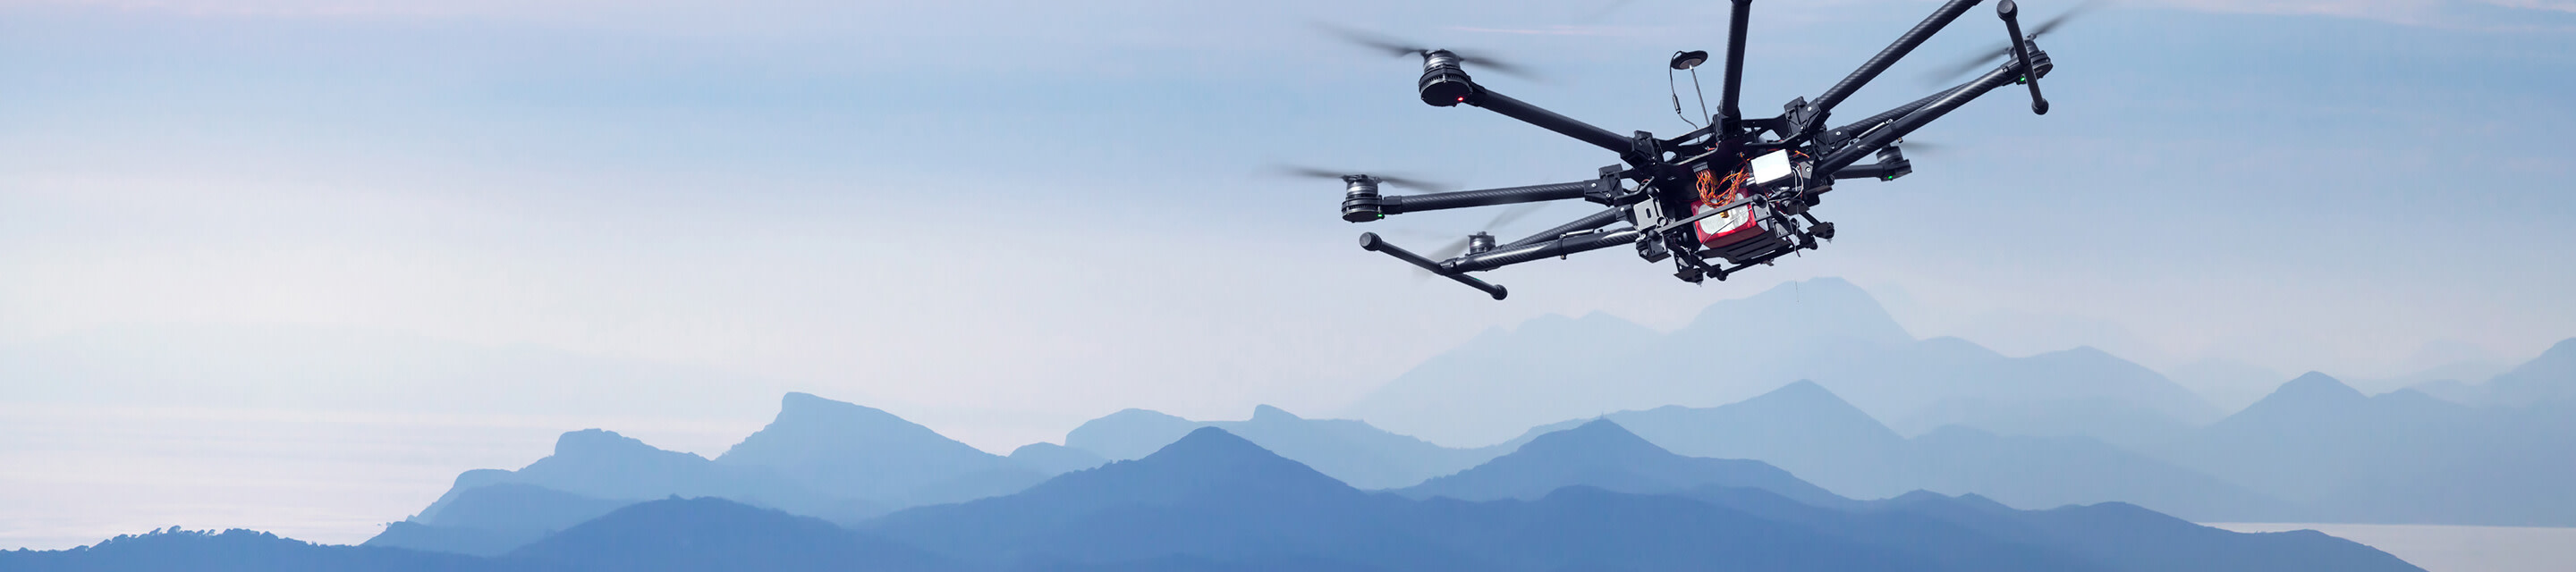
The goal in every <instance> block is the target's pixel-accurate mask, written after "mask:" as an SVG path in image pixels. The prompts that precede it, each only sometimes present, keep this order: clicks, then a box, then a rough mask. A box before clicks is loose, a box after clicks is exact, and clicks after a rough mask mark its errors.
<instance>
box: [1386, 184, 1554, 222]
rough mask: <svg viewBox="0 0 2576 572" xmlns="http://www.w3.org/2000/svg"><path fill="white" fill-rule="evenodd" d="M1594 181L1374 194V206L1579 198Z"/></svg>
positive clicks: (1400, 208)
mask: <svg viewBox="0 0 2576 572" xmlns="http://www.w3.org/2000/svg"><path fill="white" fill-rule="evenodd" d="M1598 184H1600V181H1582V182H1575V183H1552V184H1546V185H1530V186H1527V187H1510V188H1502V189H1486V190H1481V191H1457V192H1450V193H1430V194H1423V195H1393V196H1384V197H1378V208H1379V209H1382V211H1383V212H1385V213H1386V214H1390V215H1395V214H1404V213H1411V212H1422V211H1436V210H1445V209H1462V208H1467V207H1483V206H1493V205H1508V204H1515V203H1536V202H1545V201H1561V200H1565V199H1579V198H1583V194H1584V193H1585V192H1586V191H1590V190H1592V188H1593V186H1594V185H1598Z"/></svg>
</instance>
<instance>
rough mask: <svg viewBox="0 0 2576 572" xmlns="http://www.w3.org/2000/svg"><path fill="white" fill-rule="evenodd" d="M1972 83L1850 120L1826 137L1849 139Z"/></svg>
mask: <svg viewBox="0 0 2576 572" xmlns="http://www.w3.org/2000/svg"><path fill="white" fill-rule="evenodd" d="M1973 83H1976V82H1973V81H1972V82H1969V83H1964V84H1959V85H1957V86H1953V87H1951V88H1950V89H1945V90H1941V91H1939V92H1935V93H1933V94H1932V95H1926V96H1923V98H1922V99H1917V100H1914V101H1913V102H1911V103H1907V104H1905V105H1899V106H1896V108H1895V109H1890V110H1887V111H1881V112H1879V113H1878V115H1872V116H1869V118H1867V119H1862V120H1860V121H1854V122H1851V123H1850V124H1847V125H1844V126H1841V127H1836V128H1833V129H1832V130H1831V132H1830V134H1828V135H1827V137H1829V138H1832V139H1835V140H1841V139H1849V138H1851V137H1854V136H1858V135H1860V134H1862V133H1866V132H1868V131H1869V130H1870V129H1873V128H1876V127H1878V126H1879V125H1880V124H1883V123H1887V122H1889V121H1895V120H1896V118H1899V117H1904V116H1905V114H1908V113H1913V112H1914V110H1917V109H1922V108H1923V106H1925V105H1930V104H1931V103H1932V102H1933V101H1937V100H1939V99H1941V96H1944V95H1949V94H1950V92H1953V91H1958V90H1960V89H1964V88H1966V87H1968V85H1970V84H1973Z"/></svg>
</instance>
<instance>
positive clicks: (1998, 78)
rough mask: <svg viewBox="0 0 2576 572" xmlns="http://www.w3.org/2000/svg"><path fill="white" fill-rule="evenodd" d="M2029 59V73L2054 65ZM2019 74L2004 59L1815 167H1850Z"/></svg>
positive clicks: (2043, 56) (2038, 55)
mask: <svg viewBox="0 0 2576 572" xmlns="http://www.w3.org/2000/svg"><path fill="white" fill-rule="evenodd" d="M2030 60H2031V67H2032V68H2033V69H2032V70H2031V74H2030V75H2031V76H2032V77H2042V76H2046V75H2048V72H2049V70H2052V69H2055V66H2054V65H2053V64H2051V63H2049V61H2048V54H2047V53H2046V52H2041V51H2038V50H2032V51H2031V52H2030ZM2021 77H2022V71H2021V66H2020V65H2019V64H2018V63H2007V64H2004V65H2003V66H2002V67H1998V68H1995V70H1994V71H1990V72H1986V75H1983V76H1978V77H1977V79H1976V81H1971V82H1968V84H1967V85H1963V86H1959V88H1958V89H1953V90H1950V91H1949V92H1946V93H1943V94H1941V97H1940V98H1939V99H1935V100H1933V101H1932V102H1931V103H1927V104H1924V105H1923V106H1922V107H1920V108H1917V109H1915V110H1914V111H1913V112H1910V113H1907V114H1905V116H1904V117H1899V118H1897V119H1896V120H1895V121H1893V122H1890V123H1888V124H1887V126H1885V127H1880V128H1878V129H1875V130H1872V131H1870V132H1869V133H1867V134H1864V135H1862V136H1861V138H1860V140H1858V141H1854V142H1852V144H1851V146H1849V147H1844V148H1842V150H1840V151H1835V152H1834V153H1833V154H1831V155H1827V156H1825V158H1824V159H1822V160H1819V161H1817V162H1816V170H1817V171H1819V172H1825V173H1836V172H1840V171H1842V170H1843V169H1844V168H1845V167H1850V166H1851V165H1852V163H1857V162H1859V161H1860V159H1861V157H1862V156H1864V155H1868V154H1870V153H1876V152H1878V150H1880V149H1885V148H1887V146H1888V145H1890V144H1894V143H1895V142H1896V140H1897V139H1900V138H1903V137H1905V135H1906V134H1908V133H1913V132H1914V130H1916V129H1921V128H1923V126H1924V125H1927V124H1930V123H1932V120H1935V119H1940V118H1941V116H1943V115H1948V114H1949V113H1950V111H1951V110H1954V109H1958V108H1959V106H1961V105H1966V104H1967V103H1968V101H1969V100H1973V99H1976V98H1977V96H1980V95H1985V94H1986V92H1989V91H1994V90H1995V88H1999V87H2003V86H2007V85H2012V84H2013V82H2014V81H2015V80H2018V79H2020V78H2021Z"/></svg>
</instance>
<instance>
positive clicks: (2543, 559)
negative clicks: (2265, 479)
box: [2209, 523, 2576, 572]
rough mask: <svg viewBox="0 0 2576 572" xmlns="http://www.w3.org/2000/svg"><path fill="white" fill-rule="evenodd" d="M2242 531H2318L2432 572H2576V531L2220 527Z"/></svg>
mask: <svg viewBox="0 0 2576 572" xmlns="http://www.w3.org/2000/svg"><path fill="white" fill-rule="evenodd" d="M2209 526H2214V527H2218V528H2223V529H2227V530H2233V531H2237V532H2280V531H2285V530H2301V529H2306V530H2315V531H2317V532H2323V533H2326V534H2331V535H2334V536H2336V537H2340V538H2343V539H2345V540H2351V541H2353V542H2359V543H2362V544H2367V545H2370V547H2372V548H2377V549H2379V550H2380V551H2383V552H2387V553H2389V554H2393V555H2396V556H2397V557H2398V558H2403V559H2405V560H2406V561H2407V562H2409V563H2413V564H2414V565H2416V566H2420V567H2423V568H2424V570H2425V571H2426V572H2567V571H2570V570H2576V528H2540V527H2516V526H2446V525H2429V524H2288V523H2214V524H2210V525H2209Z"/></svg>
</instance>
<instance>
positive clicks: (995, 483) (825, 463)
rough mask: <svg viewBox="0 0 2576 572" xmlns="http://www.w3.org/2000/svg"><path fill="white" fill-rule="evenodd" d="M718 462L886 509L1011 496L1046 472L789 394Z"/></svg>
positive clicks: (889, 418) (874, 412) (879, 417)
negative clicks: (767, 420) (764, 424)
mask: <svg viewBox="0 0 2576 572" xmlns="http://www.w3.org/2000/svg"><path fill="white" fill-rule="evenodd" d="M716 463H718V464H722V465H730V466H738V467H755V468H760V469H766V470H768V471H771V472H774V473H777V474H779V475H784V476H786V477H788V478H790V479H792V480H794V481H796V482H797V483H799V484H801V485H804V486H805V487H806V488H810V489H813V490H816V491H820V492H822V493H824V494H827V495H830V496H833V497H837V498H843V499H857V500H861V501H865V502H868V503H873V504H876V505H882V506H887V507H904V506H914V505H922V504H933V503H943V502H956V501H961V500H967V499H974V498H982V497H988V496H993V495H999V494H1006V493H1011V492H1016V491H1018V490H1020V489H1024V488H1028V486H1029V485H1033V484H1037V482H1038V481H1040V480H1044V479H1045V478H1046V477H1045V475H1044V474H1041V473H1039V472H1038V471H1036V470H1034V469H1030V468H1027V467H1025V466H1022V465H1020V464H1019V463H1014V462H1012V461H1010V460H1009V459H1005V458H1003V457H1001V456H998V455H994V454H991V453H986V452H983V451H981V450H977V449H976V448H974V447H972V446H968V445H967V444H965V443H959V442H957V441H956V440H953V439H949V438H948V437H946V436H943V435H940V434H939V433H938V432H935V431H931V430H930V428H928V427H923V426H921V425H919V424H916V423H913V422H911V421H905V420H904V419H903V418H901V417H896V416H895V415H894V414H892V413H887V412H885V411H882V410H878V409H875V408H870V407H865V406H861V405H856V404H851V403H844V402H839V401H833V400H829V399H824V398H821V397H815V396H813V395H811V394H805V393H789V394H787V397H786V398H785V399H784V400H783V403H782V404H781V405H780V407H779V411H778V417H777V418H776V419H775V420H773V421H771V422H770V423H769V426H768V427H763V428H761V430H760V431H759V432H757V433H753V434H751V436H750V437H746V438H744V439H743V440H742V442H741V443H737V444H735V445H734V446H733V448H732V449H729V450H727V451H725V453H724V455H722V456H719V457H716Z"/></svg>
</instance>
